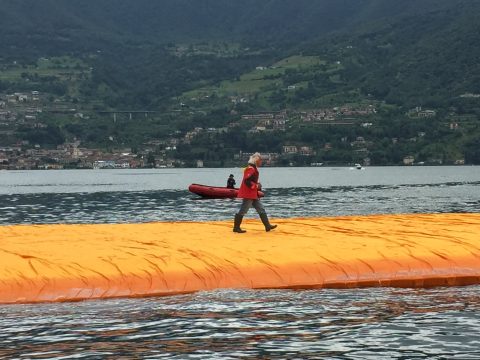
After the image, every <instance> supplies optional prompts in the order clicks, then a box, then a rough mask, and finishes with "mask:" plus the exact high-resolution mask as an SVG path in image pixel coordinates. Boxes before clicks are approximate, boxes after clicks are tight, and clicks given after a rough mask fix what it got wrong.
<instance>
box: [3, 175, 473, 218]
mask: <svg viewBox="0 0 480 360" xmlns="http://www.w3.org/2000/svg"><path fill="white" fill-rule="evenodd" d="M479 189H480V182H470V183H440V184H421V185H419V184H417V185H395V186H390V185H388V186H387V185H372V186H361V187H360V186H331V187H320V188H311V187H295V188H275V189H268V190H267V191H266V197H265V198H264V199H263V200H262V201H263V203H264V205H265V206H266V208H267V211H268V212H269V213H270V215H271V216H272V217H312V216H337V215H367V214H394V213H397V214H398V213H442V212H478V211H480V200H479V198H478V194H479ZM238 207H239V201H238V200H232V199H201V198H199V197H197V196H196V195H194V194H191V193H189V192H188V191H187V190H157V191H139V192H133V191H123V192H120V191H117V192H91V193H33V194H30V193H28V194H12V195H0V224H2V223H3V224H22V223H125V222H152V221H170V220H177V221H178V220H180V221H182V220H194V221H203V220H223V219H231V217H232V214H234V213H235V212H236V211H237V209H238ZM249 216H256V214H254V211H253V210H252V211H251V212H250V214H249Z"/></svg>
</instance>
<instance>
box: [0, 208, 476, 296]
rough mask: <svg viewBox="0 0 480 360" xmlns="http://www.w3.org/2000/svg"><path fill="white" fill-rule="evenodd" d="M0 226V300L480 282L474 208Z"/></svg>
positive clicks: (441, 284)
mask: <svg viewBox="0 0 480 360" xmlns="http://www.w3.org/2000/svg"><path fill="white" fill-rule="evenodd" d="M272 223H275V224H278V225H279V227H278V228H277V229H276V230H274V231H272V232H269V233H266V232H265V231H264V230H263V227H262V225H261V223H260V221H259V220H257V219H252V220H246V221H244V224H243V228H244V229H246V230H247V231H248V232H247V233H246V234H235V233H233V232H232V222H231V221H228V222H225V221H221V222H174V223H166V222H165V223H146V224H109V225H15V226H0V303H18V302H41V301H67V300H81V299H95V298H108V297H119V296H148V295H170V294H178V293H184V292H192V291H198V290H209V289H217V288H253V289H259V288H293V289H309V288H323V287H335V288H345V287H364V286H398V287H429V286H437V285H440V286H443V285H469V284H479V283H480V214H432V215H374V216H352V217H335V218H298V219H278V220H275V221H272Z"/></svg>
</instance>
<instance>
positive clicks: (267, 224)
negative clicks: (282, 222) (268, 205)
mask: <svg viewBox="0 0 480 360" xmlns="http://www.w3.org/2000/svg"><path fill="white" fill-rule="evenodd" d="M260 219H262V223H263V225H265V231H270V230H273V229H275V228H276V227H277V225H272V224H270V222H269V221H268V216H267V214H266V213H262V214H260Z"/></svg>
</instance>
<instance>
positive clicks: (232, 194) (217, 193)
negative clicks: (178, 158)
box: [188, 184, 265, 199]
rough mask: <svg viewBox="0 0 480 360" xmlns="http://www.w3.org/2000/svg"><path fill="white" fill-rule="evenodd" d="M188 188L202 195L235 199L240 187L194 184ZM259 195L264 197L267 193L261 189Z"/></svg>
mask: <svg viewBox="0 0 480 360" xmlns="http://www.w3.org/2000/svg"><path fill="white" fill-rule="evenodd" d="M188 190H189V191H190V192H192V193H194V194H197V195H200V196H201V197H204V198H211V199H223V198H225V199H233V198H236V197H237V193H238V189H229V188H227V187H220V186H208V185H201V184H192V185H190V186H189V187H188ZM258 196H259V197H263V196H265V194H264V193H263V192H261V191H259V192H258Z"/></svg>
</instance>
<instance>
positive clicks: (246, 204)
mask: <svg viewBox="0 0 480 360" xmlns="http://www.w3.org/2000/svg"><path fill="white" fill-rule="evenodd" d="M252 203H253V200H251V199H243V201H242V206H240V210H239V211H238V213H237V214H235V220H234V222H233V232H236V233H244V232H247V231H246V230H243V229H242V228H240V225H241V224H242V220H243V216H244V215H245V214H246V213H247V212H248V209H250V207H251V206H252Z"/></svg>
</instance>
